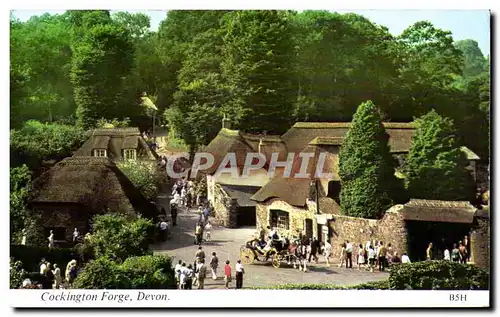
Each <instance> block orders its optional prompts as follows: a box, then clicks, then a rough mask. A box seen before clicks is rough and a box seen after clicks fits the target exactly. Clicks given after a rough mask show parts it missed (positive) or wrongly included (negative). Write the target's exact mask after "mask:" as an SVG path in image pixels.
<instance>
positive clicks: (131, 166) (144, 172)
mask: <svg viewBox="0 0 500 317" xmlns="http://www.w3.org/2000/svg"><path fill="white" fill-rule="evenodd" d="M118 167H119V168H120V170H121V171H122V172H123V174H125V175H126V176H127V177H128V179H130V181H131V182H132V184H134V186H135V187H137V188H138V189H139V190H140V191H141V193H142V195H143V196H144V197H145V198H146V199H148V200H152V199H154V198H156V196H157V195H158V192H159V188H160V186H161V184H162V181H163V179H162V177H161V175H160V173H158V170H157V168H156V165H154V164H148V163H146V162H141V161H138V160H137V161H124V162H120V163H118Z"/></svg>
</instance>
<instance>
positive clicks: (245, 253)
mask: <svg viewBox="0 0 500 317" xmlns="http://www.w3.org/2000/svg"><path fill="white" fill-rule="evenodd" d="M240 258H241V261H243V263H245V264H252V263H253V261H254V260H255V255H254V254H253V252H252V250H250V249H248V248H245V249H242V250H241V252H240Z"/></svg>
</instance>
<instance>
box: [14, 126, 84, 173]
mask: <svg viewBox="0 0 500 317" xmlns="http://www.w3.org/2000/svg"><path fill="white" fill-rule="evenodd" d="M87 138H88V132H86V131H84V130H82V129H81V128H78V127H77V126H75V125H64V124H57V123H52V124H49V123H41V122H39V121H35V120H30V121H27V122H25V123H24V126H23V127H22V128H21V129H19V130H11V131H10V149H11V164H12V165H14V166H19V165H21V164H23V163H24V164H27V165H28V166H29V167H30V168H31V169H35V168H38V167H39V166H40V165H41V162H42V161H43V160H60V159H63V158H65V157H67V156H71V155H72V154H73V152H74V151H75V150H77V149H78V148H79V147H80V146H81V145H82V144H83V142H84V141H85V140H86V139H87Z"/></svg>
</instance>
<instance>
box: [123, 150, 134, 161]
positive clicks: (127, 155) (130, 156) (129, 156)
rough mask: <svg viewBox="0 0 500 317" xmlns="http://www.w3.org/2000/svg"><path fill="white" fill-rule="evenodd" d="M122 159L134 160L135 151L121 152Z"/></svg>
mask: <svg viewBox="0 0 500 317" xmlns="http://www.w3.org/2000/svg"><path fill="white" fill-rule="evenodd" d="M123 158H124V159H126V160H135V159H136V158H137V151H136V150H135V149H125V150H123Z"/></svg>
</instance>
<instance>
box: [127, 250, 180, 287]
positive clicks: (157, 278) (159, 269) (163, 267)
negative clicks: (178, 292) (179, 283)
mask: <svg viewBox="0 0 500 317" xmlns="http://www.w3.org/2000/svg"><path fill="white" fill-rule="evenodd" d="M121 270H122V271H123V272H124V273H125V274H126V275H127V276H128V277H129V279H130V281H131V286H132V288H136V289H164V288H167V289H168V288H171V289H174V288H175V279H174V270H173V268H172V262H171V260H170V258H169V257H167V256H164V255H147V256H141V257H132V258H128V259H127V260H125V262H124V263H123V264H122V265H121Z"/></svg>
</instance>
